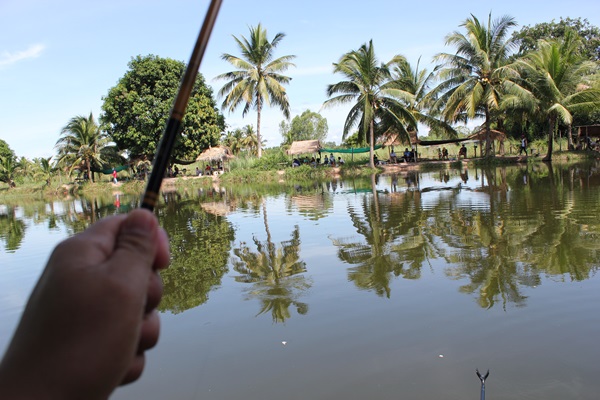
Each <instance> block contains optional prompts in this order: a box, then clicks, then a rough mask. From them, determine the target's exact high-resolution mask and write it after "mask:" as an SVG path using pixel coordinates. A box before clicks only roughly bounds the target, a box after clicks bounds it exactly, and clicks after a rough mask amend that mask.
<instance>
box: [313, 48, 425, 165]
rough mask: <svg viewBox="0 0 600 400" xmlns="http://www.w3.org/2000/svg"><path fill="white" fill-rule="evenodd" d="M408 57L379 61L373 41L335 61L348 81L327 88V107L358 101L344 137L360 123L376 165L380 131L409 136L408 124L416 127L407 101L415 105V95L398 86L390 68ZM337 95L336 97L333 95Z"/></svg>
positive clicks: (352, 111)
mask: <svg viewBox="0 0 600 400" xmlns="http://www.w3.org/2000/svg"><path fill="white" fill-rule="evenodd" d="M402 60H404V58H403V57H402V56H395V57H394V58H392V60H391V61H390V62H388V63H387V64H384V63H381V64H379V62H378V60H377V57H376V56H375V50H374V48H373V41H369V43H368V44H363V45H362V46H361V47H360V48H359V49H358V50H353V51H350V52H348V53H346V54H344V55H343V56H342V57H341V58H340V60H339V61H338V62H337V63H334V64H333V67H334V72H336V73H341V74H342V75H344V76H345V77H346V78H347V79H348V80H345V81H340V82H338V83H335V84H333V85H329V86H328V87H327V95H328V96H329V97H330V99H329V100H327V101H325V103H323V106H324V107H330V106H332V105H338V104H347V103H354V104H353V105H352V108H351V109H350V112H349V114H348V116H347V117H346V122H345V123H344V132H343V136H342V137H343V138H344V139H345V138H346V136H347V135H348V133H349V132H350V130H351V129H352V128H353V127H354V126H357V125H358V132H359V136H362V138H366V137H367V133H368V138H369V146H370V151H369V165H370V166H371V168H373V167H374V166H375V165H374V163H373V150H374V147H375V138H376V136H377V134H381V133H384V132H386V131H387V130H389V129H395V130H396V131H397V132H398V133H400V134H401V135H404V136H405V137H408V131H407V129H406V128H405V126H404V125H405V124H406V125H408V126H416V125H417V122H416V120H415V118H414V116H413V114H412V113H411V112H410V111H409V110H408V109H407V107H406V106H405V104H411V103H412V102H413V98H414V96H413V95H412V94H410V93H408V92H406V91H404V90H401V89H398V87H397V86H396V85H395V84H394V81H393V79H392V76H391V74H390V67H391V66H393V65H394V64H396V63H398V62H401V61H402ZM332 96H335V97H332Z"/></svg>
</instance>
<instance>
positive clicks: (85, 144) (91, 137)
mask: <svg viewBox="0 0 600 400" xmlns="http://www.w3.org/2000/svg"><path fill="white" fill-rule="evenodd" d="M56 147H57V148H58V161H57V163H58V164H59V165H61V166H65V167H67V168H68V169H69V172H72V171H73V170H75V169H78V170H80V171H86V172H87V174H88V176H90V177H91V179H92V181H93V180H94V174H93V173H92V168H103V167H104V166H105V165H108V163H110V162H114V163H120V162H121V161H122V159H121V157H120V156H119V154H118V152H117V148H116V147H115V146H114V145H113V144H112V143H111V142H110V138H109V137H108V136H107V135H106V134H105V133H104V132H102V131H101V130H100V128H99V127H98V125H97V124H96V121H95V120H94V116H93V115H92V113H90V115H89V116H88V117H84V116H83V115H78V116H75V117H73V118H71V120H70V121H69V123H68V124H67V125H65V126H64V127H63V128H62V131H61V137H60V139H58V141H57V142H56Z"/></svg>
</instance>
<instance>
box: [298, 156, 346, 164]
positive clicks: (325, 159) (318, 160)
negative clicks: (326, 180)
mask: <svg viewBox="0 0 600 400" xmlns="http://www.w3.org/2000/svg"><path fill="white" fill-rule="evenodd" d="M303 164H307V165H310V166H311V167H316V166H318V165H324V166H331V167H335V166H336V165H337V166H342V165H344V164H345V161H344V159H343V158H342V157H338V158H337V160H336V159H335V157H334V156H333V153H331V154H330V155H329V157H327V155H325V157H323V162H322V163H321V157H320V153H319V157H317V158H315V157H312V158H311V159H310V160H309V159H308V158H304V159H299V158H294V160H293V161H292V167H299V166H301V165H303Z"/></svg>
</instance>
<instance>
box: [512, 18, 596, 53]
mask: <svg viewBox="0 0 600 400" xmlns="http://www.w3.org/2000/svg"><path fill="white" fill-rule="evenodd" d="M569 31H574V32H575V33H576V34H577V35H578V36H579V37H581V38H582V39H583V40H581V41H580V42H579V43H578V48H577V52H578V53H579V54H580V55H581V56H582V57H583V58H586V59H589V60H595V61H600V28H598V27H597V26H594V25H591V24H590V23H589V21H588V20H587V19H581V18H565V19H563V18H561V19H560V21H558V22H556V21H554V20H552V21H551V22H543V23H540V24H535V25H533V26H529V25H528V26H524V27H522V28H521V29H520V30H518V31H515V32H513V34H512V39H513V40H514V41H515V42H516V43H517V44H518V46H519V50H518V52H517V56H518V57H521V56H524V55H526V54H527V53H529V52H530V51H534V50H537V49H538V42H539V41H540V40H552V39H562V38H564V37H565V36H566V35H567V32H569Z"/></svg>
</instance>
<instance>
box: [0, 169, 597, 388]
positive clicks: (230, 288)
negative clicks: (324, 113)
mask: <svg viewBox="0 0 600 400" xmlns="http://www.w3.org/2000/svg"><path fill="white" fill-rule="evenodd" d="M596 172H597V171H596V170H595V168H594V166H579V167H573V168H570V169H558V168H554V169H553V168H551V167H547V166H544V165H542V166H533V165H530V166H521V167H511V168H498V169H495V170H480V169H468V170H461V171H459V170H449V171H441V172H440V171H436V172H430V173H426V172H423V173H416V172H412V173H403V174H397V175H390V176H381V177H372V178H361V179H349V180H336V181H331V182H323V183H311V184H304V185H297V186H291V187H275V188H274V187H243V186H239V187H235V188H220V187H214V188H212V189H199V190H195V189H194V190H192V189H188V190H185V191H181V192H175V193H167V194H165V195H164V196H163V202H162V203H161V205H160V207H159V208H158V209H157V213H158V215H159V219H160V221H161V224H162V225H163V226H164V227H165V228H166V229H167V231H168V232H169V234H170V237H171V246H172V258H173V259H172V265H171V267H170V268H169V269H168V270H166V271H165V272H164V273H163V281H164V284H165V296H164V301H163V302H162V304H161V306H160V307H161V311H162V314H163V315H162V336H161V340H160V344H159V346H158V347H157V348H156V349H154V350H153V351H151V352H150V353H149V354H148V363H147V369H146V371H145V373H144V376H143V377H142V379H141V380H140V381H139V382H138V383H136V384H134V385H130V386H128V387H126V388H123V389H120V390H118V391H117V392H116V394H115V395H114V398H115V399H141V398H144V399H166V398H172V399H236V398H243V399H276V398H289V399H307V398H314V399H341V398H344V399H364V398H372V399H396V398H406V399H442V398H443V399H469V398H471V399H477V398H479V397H478V396H479V380H478V379H477V377H476V376H475V368H479V369H480V370H487V369H488V368H489V369H490V370H491V374H490V377H489V379H488V382H487V385H486V387H487V393H488V398H495V399H596V398H598V395H597V393H598V392H599V391H600V383H599V381H598V379H597V373H598V367H597V365H598V359H599V357H600V350H599V348H598V346H597V344H596V341H597V338H598V337H600V320H599V317H597V315H598V311H597V309H598V306H597V305H598V304H599V300H600V290H599V289H600V281H599V279H598V277H597V273H596V272H597V270H598V267H599V266H600V254H599V252H598V251H599V249H600V242H599V241H598V239H599V237H600V236H599V235H600V225H599V223H598V215H599V211H600V205H599V202H598V199H599V195H600V185H599V184H600V176H599V175H598V174H597V173H596ZM137 201H138V200H137V198H127V197H123V196H121V197H119V199H118V201H117V198H115V197H113V198H110V197H109V198H104V199H94V200H80V199H75V200H71V201H69V202H55V203H53V204H44V203H41V204H39V203H33V204H27V205H23V206H13V205H4V206H1V207H2V208H1V209H0V248H1V249H2V252H1V253H0V349H4V347H5V346H6V343H7V341H8V339H9V336H10V333H11V332H12V330H13V329H14V326H15V324H16V322H17V319H18V316H19V314H20V312H21V311H22V308H23V305H24V302H25V301H26V298H27V295H28V293H29V291H30V290H31V287H32V286H33V284H34V282H35V280H36V278H37V276H39V273H40V271H41V268H42V267H43V264H44V263H45V260H46V259H47V257H48V255H49V252H50V251H51V249H52V247H53V246H54V244H56V243H57V242H58V241H60V240H61V239H62V238H64V237H66V236H68V235H71V234H73V233H75V232H78V231H80V230H82V229H84V228H85V226H87V225H88V224H89V223H91V222H93V221H95V220H97V219H99V218H101V217H103V216H105V215H109V214H112V213H117V212H124V211H125V212H126V211H127V210H128V209H130V208H131V207H135V206H137Z"/></svg>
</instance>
